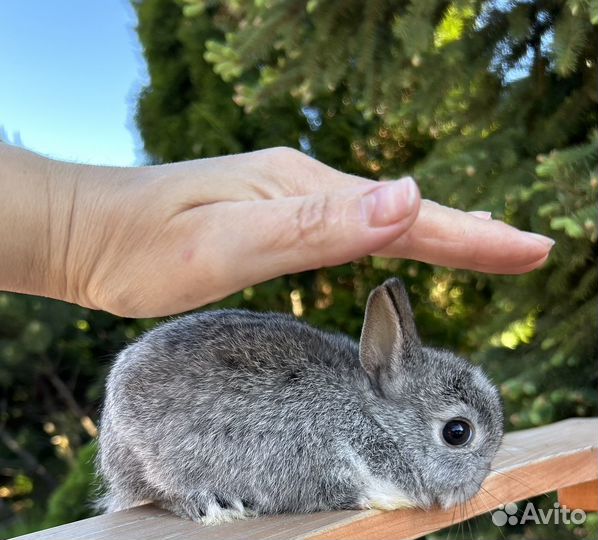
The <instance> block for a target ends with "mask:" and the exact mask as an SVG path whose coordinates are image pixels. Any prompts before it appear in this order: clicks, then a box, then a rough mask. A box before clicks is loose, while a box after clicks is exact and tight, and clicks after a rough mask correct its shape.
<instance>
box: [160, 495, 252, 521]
mask: <svg viewBox="0 0 598 540" xmlns="http://www.w3.org/2000/svg"><path fill="white" fill-rule="evenodd" d="M162 506H163V508H165V509H166V510H170V511H171V512H172V513H174V514H176V515H177V516H180V517H182V518H185V519H190V520H192V521H197V522H198V523H203V524H204V525H219V524H221V523H227V522H229V521H233V520H235V519H245V518H247V517H251V516H254V515H255V513H254V512H253V511H252V510H251V509H249V508H247V507H246V506H245V505H244V504H243V502H242V501H241V499H239V498H222V497H217V496H216V495H214V494H211V493H205V492H201V493H199V492H196V493H192V494H190V495H188V496H186V497H180V498H178V497H177V498H172V499H170V500H168V501H163V504H162Z"/></svg>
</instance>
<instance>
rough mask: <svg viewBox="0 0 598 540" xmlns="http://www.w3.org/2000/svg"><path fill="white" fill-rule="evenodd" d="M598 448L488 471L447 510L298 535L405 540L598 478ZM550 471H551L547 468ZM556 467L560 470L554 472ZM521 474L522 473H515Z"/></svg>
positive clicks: (358, 520)
mask: <svg viewBox="0 0 598 540" xmlns="http://www.w3.org/2000/svg"><path fill="white" fill-rule="evenodd" d="M597 459H598V449H596V448H592V447H588V448H587V449H586V450H583V451H581V452H580V451H576V452H572V453H570V454H565V455H563V454H560V455H557V456H554V457H553V458H552V459H550V458H549V459H543V460H541V461H539V462H536V463H532V464H530V465H527V466H526V467H522V468H520V469H516V468H514V469H511V471H510V473H509V474H508V475H507V476H505V475H503V474H496V473H491V474H490V475H489V476H488V478H487V479H486V481H485V482H484V485H483V490H482V491H481V492H480V493H479V494H478V495H476V496H475V497H474V498H473V499H471V500H470V501H468V502H467V503H466V504H464V505H461V506H459V507H456V508H454V509H450V510H421V509H406V510H395V511H391V512H380V513H378V514H375V515H367V516H366V515H362V514H359V515H357V516H354V518H353V519H352V520H351V523H349V524H341V525H340V526H337V524H334V525H330V526H328V527H326V528H323V529H321V530H319V531H315V532H313V533H310V534H308V535H306V536H303V537H302V539H305V540H307V539H310V540H340V539H342V540H363V539H364V538H368V540H390V539H393V538H396V539H401V540H409V539H413V538H418V537H420V536H424V535H425V534H428V533H431V532H434V531H437V530H439V529H443V528H446V527H450V526H452V525H454V524H456V523H458V522H461V521H465V520H467V519H470V518H472V517H475V516H478V515H481V514H485V513H487V512H491V511H492V510H495V509H497V508H498V507H499V506H500V505H501V504H506V503H509V502H518V501H521V500H524V499H529V498H532V497H536V496H538V495H542V494H544V493H550V492H552V491H556V490H558V489H559V488H562V487H568V486H572V485H576V484H579V483H581V482H585V481H592V480H595V479H597V478H598V462H597ZM551 471H552V474H550V472H551ZM555 471H558V474H554V472H555ZM517 475H519V476H520V477H517Z"/></svg>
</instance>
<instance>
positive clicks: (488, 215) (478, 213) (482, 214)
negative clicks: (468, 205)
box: [467, 210, 492, 221]
mask: <svg viewBox="0 0 598 540" xmlns="http://www.w3.org/2000/svg"><path fill="white" fill-rule="evenodd" d="M467 213H468V214H469V215H470V216H473V217H477V218H478V219H484V220H486V221H488V220H489V219H492V212H486V211H485V210H473V211H472V212H467Z"/></svg>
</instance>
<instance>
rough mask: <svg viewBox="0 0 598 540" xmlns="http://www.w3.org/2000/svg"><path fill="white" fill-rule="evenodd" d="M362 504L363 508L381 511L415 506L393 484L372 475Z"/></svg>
mask: <svg viewBox="0 0 598 540" xmlns="http://www.w3.org/2000/svg"><path fill="white" fill-rule="evenodd" d="M360 503H361V505H362V506H363V508H377V509H379V510H398V509H400V508H412V507H413V506H414V504H413V502H412V501H410V500H409V499H408V498H407V496H406V495H405V493H404V492H403V490H401V489H399V488H398V487H397V486H395V485H394V484H393V483H392V482H389V481H388V480H384V479H382V478H376V477H375V476H371V475H370V477H369V479H368V483H367V484H366V486H365V492H364V495H363V499H362V500H361V501H360Z"/></svg>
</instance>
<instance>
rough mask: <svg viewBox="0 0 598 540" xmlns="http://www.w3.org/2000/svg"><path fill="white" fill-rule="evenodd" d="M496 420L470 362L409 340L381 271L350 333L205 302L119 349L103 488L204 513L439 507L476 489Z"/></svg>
mask: <svg viewBox="0 0 598 540" xmlns="http://www.w3.org/2000/svg"><path fill="white" fill-rule="evenodd" d="M502 434H503V427H502V407H501V401H500V398H499V394H498V392H497V390H496V388H495V387H494V386H493V385H492V384H491V383H490V382H489V381H488V379H487V378H486V376H485V375H484V374H483V372H482V371H481V369H480V368H479V367H476V366H473V365H472V364H470V363H469V362H467V361H465V360H463V359H462V358H459V357H457V356H455V355H453V354H452V353H450V352H447V351H444V350H439V349H432V348H427V347H422V345H421V343H420V341H419V338H418V335H417V332H416V329H415V325H414V321H413V315H412V312H411V308H410V306H409V301H408V298H407V294H406V292H405V289H404V287H403V285H402V284H401V282H400V281H398V280H396V279H393V280H389V281H387V282H385V283H384V284H383V285H381V286H380V287H378V288H376V289H375V290H374V291H373V292H372V293H371V295H370V297H369V299H368V305H367V309H366V316H365V321H364V325H363V330H362V335H361V340H360V343H359V344H357V343H356V342H354V341H353V340H351V339H350V338H348V337H346V336H343V335H340V334H332V333H327V332H323V331H320V330H317V329H315V328H312V327H310V326H308V325H307V324H304V323H302V322H299V321H297V320H295V319H294V318H292V317H290V316H287V315H281V314H273V313H253V312H248V311H238V310H231V311H213V312H209V311H206V312H203V313H197V314H193V315H189V316H186V317H182V318H180V319H177V320H174V321H171V322H168V323H166V324H164V325H162V326H160V327H158V328H156V329H154V330H152V331H151V332H148V333H147V334H145V335H144V336H143V337H142V338H141V339H140V340H139V341H138V342H136V343H135V344H133V345H131V346H129V347H128V348H127V349H125V350H124V351H123V352H122V353H121V354H120V355H119V356H118V358H117V360H116V363H115V364H114V367H113V369H112V371H111V373H110V376H109V378H108V383H107V396H106V402H105V406H104V412H103V415H102V420H101V434H100V454H99V457H98V467H99V472H100V474H101V476H102V477H103V479H104V481H105V485H106V488H107V489H106V494H105V496H104V497H103V499H102V504H103V506H104V508H105V509H106V510H108V511H115V510H120V509H123V508H127V507H130V506H135V505H138V504H142V503H143V502H148V501H152V502H154V503H155V504H157V505H159V506H161V507H162V508H165V509H168V510H171V511H172V512H174V513H176V514H178V515H179V516H182V517H185V518H189V519H193V520H196V521H201V522H203V523H217V522H221V521H226V520H229V519H233V518H241V517H244V516H247V515H255V514H270V513H281V512H313V511H319V510H333V509H350V508H371V507H374V508H383V509H393V508H400V507H404V506H418V507H423V508H428V507H430V506H433V505H441V506H443V507H445V508H448V507H450V506H452V505H454V504H457V503H459V502H463V501H465V500H467V499H468V498H470V497H472V496H473V495H474V494H475V493H476V492H477V491H478V489H479V488H480V485H481V483H482V481H483V480H484V478H485V477H486V476H487V474H488V471H489V468H490V464H491V461H492V458H493V457H494V455H495V453H496V450H497V449H498V446H499V444H500V441H501V438H502Z"/></svg>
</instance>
